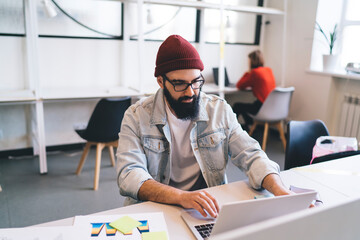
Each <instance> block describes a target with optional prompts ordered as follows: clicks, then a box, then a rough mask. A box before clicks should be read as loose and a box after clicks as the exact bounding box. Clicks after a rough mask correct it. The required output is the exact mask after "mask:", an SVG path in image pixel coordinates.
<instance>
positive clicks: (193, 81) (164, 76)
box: [161, 73, 205, 92]
mask: <svg viewBox="0 0 360 240" xmlns="http://www.w3.org/2000/svg"><path fill="white" fill-rule="evenodd" d="M161 76H162V78H163V79H164V80H166V81H168V82H169V83H170V84H171V85H172V86H173V87H174V91H175V92H184V91H186V89H188V87H189V86H191V88H192V89H193V90H198V89H200V91H201V88H202V86H204V83H205V78H204V76H203V75H202V74H201V73H200V76H199V77H197V78H195V79H194V80H192V81H191V82H190V83H181V84H182V85H187V86H186V87H185V88H184V89H183V90H176V84H175V83H173V82H172V81H171V80H170V79H169V78H168V77H167V76H166V74H163V75H161ZM200 77H201V78H202V80H197V79H198V78H200ZM199 82H200V86H199V87H196V88H194V86H193V84H194V83H199Z"/></svg>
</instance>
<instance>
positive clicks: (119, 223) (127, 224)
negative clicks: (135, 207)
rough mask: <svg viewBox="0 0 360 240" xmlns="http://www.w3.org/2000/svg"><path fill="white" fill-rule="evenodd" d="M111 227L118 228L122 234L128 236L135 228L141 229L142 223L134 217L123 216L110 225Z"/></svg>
mask: <svg viewBox="0 0 360 240" xmlns="http://www.w3.org/2000/svg"><path fill="white" fill-rule="evenodd" d="M109 225H110V226H111V227H113V228H116V229H117V230H119V231H120V232H122V233H124V234H127V233H128V232H130V231H132V230H133V229H134V228H136V227H139V226H140V225H141V222H139V221H136V220H135V219H133V218H132V217H129V216H123V217H121V218H119V219H117V220H115V221H113V222H111V223H110V224H109Z"/></svg>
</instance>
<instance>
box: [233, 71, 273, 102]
mask: <svg viewBox="0 0 360 240" xmlns="http://www.w3.org/2000/svg"><path fill="white" fill-rule="evenodd" d="M275 86H276V85H275V78H274V75H273V72H272V70H271V68H269V67H258V68H254V69H252V70H251V72H246V73H245V74H244V76H242V78H241V79H240V80H239V81H238V82H237V83H236V87H237V88H238V89H240V90H242V89H245V88H248V87H251V90H252V92H253V94H254V96H255V97H256V98H257V99H258V100H259V101H260V102H262V103H264V101H265V99H266V98H267V96H268V95H269V94H270V92H271V91H272V90H274V88H275Z"/></svg>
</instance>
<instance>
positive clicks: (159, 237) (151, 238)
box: [141, 231, 168, 240]
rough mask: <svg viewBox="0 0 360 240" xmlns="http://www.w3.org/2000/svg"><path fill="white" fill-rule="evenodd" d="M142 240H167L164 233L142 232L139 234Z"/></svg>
mask: <svg viewBox="0 0 360 240" xmlns="http://www.w3.org/2000/svg"><path fill="white" fill-rule="evenodd" d="M141 239H142V240H168V237H167V234H166V232H165V231H162V232H144V233H142V234H141Z"/></svg>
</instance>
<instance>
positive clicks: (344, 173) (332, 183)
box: [290, 155, 360, 197]
mask: <svg viewBox="0 0 360 240" xmlns="http://www.w3.org/2000/svg"><path fill="white" fill-rule="evenodd" d="M290 171H292V172H294V173H296V174H298V175H301V176H304V177H306V178H308V179H311V180H313V181H315V182H319V183H322V184H325V185H327V186H329V187H330V188H332V189H334V190H336V191H337V192H339V193H342V194H344V195H345V196H348V197H360V155H355V156H351V157H346V158H341V159H336V160H332V161H327V162H322V163H317V164H313V165H309V166H305V167H299V168H292V169H290Z"/></svg>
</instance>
